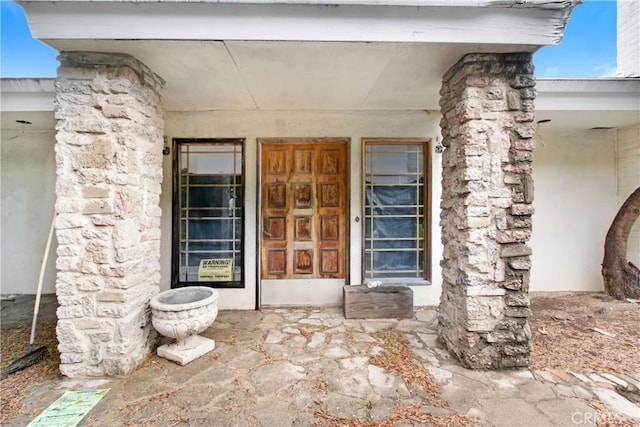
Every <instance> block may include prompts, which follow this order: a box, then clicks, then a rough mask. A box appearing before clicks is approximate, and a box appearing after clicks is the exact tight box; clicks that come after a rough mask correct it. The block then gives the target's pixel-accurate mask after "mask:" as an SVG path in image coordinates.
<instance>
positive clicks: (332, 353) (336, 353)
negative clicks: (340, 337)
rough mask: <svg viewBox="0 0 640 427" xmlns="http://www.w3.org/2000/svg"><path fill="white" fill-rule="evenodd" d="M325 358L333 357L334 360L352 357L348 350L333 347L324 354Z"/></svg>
mask: <svg viewBox="0 0 640 427" xmlns="http://www.w3.org/2000/svg"><path fill="white" fill-rule="evenodd" d="M324 355H325V357H332V358H334V359H342V358H344V357H349V356H351V353H349V352H348V351H347V350H345V349H343V348H340V347H331V348H330V349H328V350H327V351H325V352H324Z"/></svg>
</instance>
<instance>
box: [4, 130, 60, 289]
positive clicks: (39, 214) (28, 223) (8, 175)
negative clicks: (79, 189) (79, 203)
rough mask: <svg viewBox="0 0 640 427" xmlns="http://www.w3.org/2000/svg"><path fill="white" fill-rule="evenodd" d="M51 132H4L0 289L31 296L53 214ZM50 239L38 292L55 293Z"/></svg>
mask: <svg viewBox="0 0 640 427" xmlns="http://www.w3.org/2000/svg"><path fill="white" fill-rule="evenodd" d="M54 144H55V133H54V132H53V130H51V131H46V132H24V133H23V132H21V131H20V132H17V131H3V132H2V133H1V139H0V148H1V153H0V159H1V165H0V170H1V176H2V192H1V194H2V200H1V203H2V204H1V206H2V209H1V211H2V223H1V226H2V228H1V234H2V251H1V253H2V256H1V264H0V271H1V272H2V275H1V277H2V282H1V283H0V293H2V294H3V295H4V294H33V293H35V292H36V289H37V285H38V277H39V275H40V267H41V263H42V259H43V256H44V252H45V245H46V242H47V237H48V234H49V228H50V226H51V220H52V217H53V204H54V200H55V193H54V182H55V181H54V180H55V160H54V152H53V147H54ZM55 246H56V242H55V238H54V241H53V243H52V248H51V250H50V253H49V259H48V263H47V268H46V274H45V277H44V282H43V287H42V290H43V292H44V293H55V258H56V252H55Z"/></svg>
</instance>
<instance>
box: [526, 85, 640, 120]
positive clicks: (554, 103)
mask: <svg viewBox="0 0 640 427" xmlns="http://www.w3.org/2000/svg"><path fill="white" fill-rule="evenodd" d="M536 89H537V92H538V95H537V97H536V109H537V110H545V111H563V110H571V111H638V112H639V113H640V79H608V78H603V79H538V81H537V84H536Z"/></svg>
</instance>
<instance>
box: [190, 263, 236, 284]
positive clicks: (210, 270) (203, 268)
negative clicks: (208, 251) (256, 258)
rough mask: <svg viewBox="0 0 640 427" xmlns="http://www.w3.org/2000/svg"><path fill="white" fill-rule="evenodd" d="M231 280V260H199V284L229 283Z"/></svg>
mask: <svg viewBox="0 0 640 427" xmlns="http://www.w3.org/2000/svg"><path fill="white" fill-rule="evenodd" d="M231 280H233V258H221V259H203V260H200V268H198V281H199V282H230V281H231Z"/></svg>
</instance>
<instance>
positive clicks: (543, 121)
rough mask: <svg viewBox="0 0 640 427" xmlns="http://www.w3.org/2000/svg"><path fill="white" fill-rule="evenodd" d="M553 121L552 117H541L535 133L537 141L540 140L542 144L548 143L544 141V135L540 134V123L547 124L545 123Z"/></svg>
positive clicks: (534, 136)
mask: <svg viewBox="0 0 640 427" xmlns="http://www.w3.org/2000/svg"><path fill="white" fill-rule="evenodd" d="M550 121H551V119H540V120H538V121H537V122H536V132H535V134H534V135H533V138H534V139H535V140H536V142H539V143H540V144H542V145H543V146H545V145H547V144H545V142H544V139H542V135H540V125H541V124H545V123H549V122H550Z"/></svg>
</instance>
